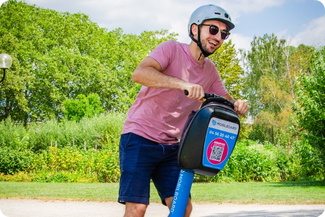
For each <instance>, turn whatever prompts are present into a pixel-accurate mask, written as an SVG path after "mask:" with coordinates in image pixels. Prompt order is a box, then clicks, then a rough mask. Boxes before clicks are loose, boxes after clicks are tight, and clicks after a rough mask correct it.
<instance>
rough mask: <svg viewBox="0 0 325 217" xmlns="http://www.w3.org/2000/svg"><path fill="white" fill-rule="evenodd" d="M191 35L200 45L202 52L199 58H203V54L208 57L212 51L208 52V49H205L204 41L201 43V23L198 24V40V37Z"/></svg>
mask: <svg viewBox="0 0 325 217" xmlns="http://www.w3.org/2000/svg"><path fill="white" fill-rule="evenodd" d="M190 37H191V39H192V40H193V41H194V42H195V43H196V44H197V46H198V47H199V48H200V50H201V54H200V56H199V58H198V60H200V59H201V56H202V55H204V57H208V56H210V55H211V53H208V52H206V51H205V50H204V49H203V47H202V43H201V26H200V25H198V36H197V39H198V40H196V39H195V38H194V37H193V34H191V35H190Z"/></svg>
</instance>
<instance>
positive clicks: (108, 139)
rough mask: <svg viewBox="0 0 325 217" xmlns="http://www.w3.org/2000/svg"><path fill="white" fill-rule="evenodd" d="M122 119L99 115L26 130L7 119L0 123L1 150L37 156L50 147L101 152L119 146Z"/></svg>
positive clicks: (33, 125) (121, 115)
mask: <svg viewBox="0 0 325 217" xmlns="http://www.w3.org/2000/svg"><path fill="white" fill-rule="evenodd" d="M124 119H125V115H124V114H121V113H115V112H113V113H102V114H101V115H98V116H95V117H93V118H87V117H84V118H82V119H81V120H80V121H79V122H75V121H64V122H58V121H56V120H51V121H48V122H46V123H32V124H30V125H29V126H28V127H27V128H25V127H24V126H23V124H15V123H14V122H13V121H12V120H11V119H7V120H6V121H2V122H0V130H1V131H0V147H10V148H13V149H18V148H20V149H24V148H27V149H30V150H33V151H34V152H36V153H38V152H41V151H42V150H47V149H48V147H51V146H52V147H59V148H63V147H66V146H76V147H78V148H83V149H91V148H93V149H102V148H104V147H106V146H107V144H118V142H119V135H120V132H121V129H122V124H123V122H124Z"/></svg>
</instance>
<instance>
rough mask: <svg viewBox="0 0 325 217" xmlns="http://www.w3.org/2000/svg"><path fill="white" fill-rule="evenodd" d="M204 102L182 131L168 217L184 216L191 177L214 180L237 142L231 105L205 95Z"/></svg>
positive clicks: (235, 115) (225, 101)
mask: <svg viewBox="0 0 325 217" xmlns="http://www.w3.org/2000/svg"><path fill="white" fill-rule="evenodd" d="M185 94H186V95H187V92H185ZM204 98H205V101H204V102H203V104H202V105H201V108H200V109H199V110H197V111H193V112H192V113H191V114H190V115H189V117H188V119H187V122H186V124H185V127H184V131H183V134H182V138H181V141H180V149H179V152H178V163H179V165H180V167H181V172H180V174H179V178H178V183H177V186H176V189H175V193H174V199H173V202H172V205H171V208H170V213H169V217H183V216H184V214H185V210H186V205H187V202H188V198H189V197H190V191H191V187H192V183H193V180H194V175H195V174H199V175H204V176H215V175H216V174H217V173H218V172H219V171H220V170H222V169H223V168H224V167H225V165H226V163H227V161H228V159H229V157H230V155H231V154H232V152H233V150H234V148H235V144H236V142H237V138H238V134H239V130H240V121H239V117H238V115H237V113H236V112H235V111H234V105H233V103H231V102H230V101H228V100H227V99H225V98H223V97H221V96H218V95H215V94H209V93H206V94H205V97H204Z"/></svg>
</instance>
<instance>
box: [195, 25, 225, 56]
mask: <svg viewBox="0 0 325 217" xmlns="http://www.w3.org/2000/svg"><path fill="white" fill-rule="evenodd" d="M192 27H193V29H192V32H193V34H194V37H195V38H196V39H197V38H198V35H197V34H198V26H196V25H193V26H192ZM200 28H201V31H200V34H201V36H200V38H201V43H202V47H203V49H204V50H205V51H206V52H207V53H210V54H213V53H214V52H215V51H216V50H217V49H218V48H219V47H220V46H221V45H222V43H223V41H224V39H222V37H221V32H227V31H228V30H227V26H226V24H225V23H223V22H220V21H218V20H207V21H205V22H204V23H203V24H201V26H200ZM210 28H212V31H214V33H215V32H218V33H217V34H215V35H214V34H211V31H210ZM217 30H219V31H217ZM212 33H213V32H212Z"/></svg>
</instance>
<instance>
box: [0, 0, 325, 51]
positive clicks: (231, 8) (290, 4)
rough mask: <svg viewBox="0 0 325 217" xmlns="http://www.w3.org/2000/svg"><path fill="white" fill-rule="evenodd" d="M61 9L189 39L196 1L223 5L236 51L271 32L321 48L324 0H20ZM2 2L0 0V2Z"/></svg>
mask: <svg viewBox="0 0 325 217" xmlns="http://www.w3.org/2000/svg"><path fill="white" fill-rule="evenodd" d="M21 1H23V2H26V3H28V4H31V5H36V6H38V7H41V8H45V9H52V10H56V11H60V12H70V13H84V14H86V15H88V16H89V18H90V20H91V21H93V22H95V23H97V24H98V25H99V26H100V27H103V28H106V29H107V30H109V31H111V30H113V29H116V28H122V29H123V32H124V33H131V34H139V33H141V32H143V31H155V30H162V29H167V30H169V31H170V32H174V33H177V34H178V35H179V36H178V37H177V40H178V41H180V42H183V43H189V42H190V39H189V37H188V34H187V25H188V20H189V17H190V16H191V14H192V12H193V11H194V10H195V9H196V8H198V7H199V6H201V5H205V4H215V5H218V6H220V7H222V8H224V9H225V10H226V11H227V12H228V13H229V14H230V16H231V18H232V21H233V22H234V23H235V25H236V27H235V29H233V30H232V31H231V36H230V37H229V38H230V39H231V40H232V41H233V44H235V47H236V48H237V49H245V50H248V49H250V43H251V42H252V41H253V38H254V36H257V37H259V36H263V35H264V34H272V33H274V34H275V35H276V36H277V37H278V38H281V39H286V40H287V42H288V44H290V45H293V46H298V45H299V44H302V43H303V44H306V45H311V46H316V47H319V46H325V8H324V5H325V0H319V1H317V0H227V1H224V0H21ZM3 2H5V0H0V4H2V3H3Z"/></svg>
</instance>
